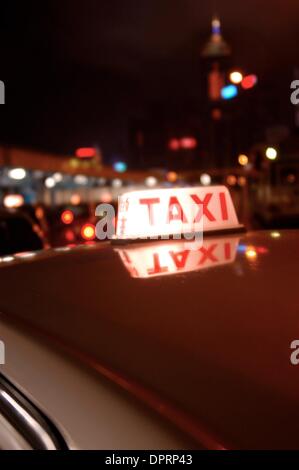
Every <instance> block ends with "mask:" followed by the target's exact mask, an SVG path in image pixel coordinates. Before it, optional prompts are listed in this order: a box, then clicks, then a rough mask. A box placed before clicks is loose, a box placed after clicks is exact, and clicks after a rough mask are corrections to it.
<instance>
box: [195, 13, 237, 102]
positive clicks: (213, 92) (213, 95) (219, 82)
mask: <svg viewBox="0 0 299 470" xmlns="http://www.w3.org/2000/svg"><path fill="white" fill-rule="evenodd" d="M230 55H231V48H230V46H229V45H228V44H227V42H226V41H225V40H224V39H223V36H222V33H221V23H220V19H219V18H218V17H217V16H214V17H213V19H212V34H211V36H210V39H209V40H208V42H207V43H206V44H205V45H204V47H203V49H202V52H201V57H202V58H203V59H204V60H205V62H206V63H207V65H208V84H207V85H208V96H209V98H210V100H211V101H218V100H220V99H221V88H222V87H223V86H224V81H225V69H226V67H227V59H228V58H229V57H230Z"/></svg>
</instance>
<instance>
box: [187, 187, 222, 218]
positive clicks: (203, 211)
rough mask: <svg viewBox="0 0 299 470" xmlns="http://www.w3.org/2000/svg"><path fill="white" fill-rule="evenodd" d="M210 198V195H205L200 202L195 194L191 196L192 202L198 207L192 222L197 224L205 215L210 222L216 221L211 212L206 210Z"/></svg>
mask: <svg viewBox="0 0 299 470" xmlns="http://www.w3.org/2000/svg"><path fill="white" fill-rule="evenodd" d="M212 196H213V194H212V193H208V194H206V195H205V197H204V200H203V201H202V200H201V199H199V197H198V196H197V195H196V194H191V197H192V199H193V201H194V202H195V204H196V205H197V206H199V210H198V213H197V215H196V217H195V219H194V222H199V221H200V219H201V217H202V216H203V215H205V216H206V217H207V218H208V219H209V220H210V221H211V222H214V221H215V220H216V219H215V217H214V216H213V214H212V212H210V211H209V209H208V205H209V202H210V200H211V198H212Z"/></svg>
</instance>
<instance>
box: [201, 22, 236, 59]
mask: <svg viewBox="0 0 299 470" xmlns="http://www.w3.org/2000/svg"><path fill="white" fill-rule="evenodd" d="M230 55H231V48H230V46H229V45H228V44H227V42H226V41H225V40H224V39H223V37H222V33H221V22H220V19H219V18H218V16H214V17H213V19H212V34H211V36H210V39H209V40H208V42H207V43H206V44H205V45H204V47H203V49H202V52H201V56H202V57H203V58H206V59H221V58H224V57H228V56H230Z"/></svg>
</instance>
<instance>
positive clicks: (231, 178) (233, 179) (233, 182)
mask: <svg viewBox="0 0 299 470" xmlns="http://www.w3.org/2000/svg"><path fill="white" fill-rule="evenodd" d="M226 182H227V184H228V185H229V186H235V185H236V183H237V178H236V177H235V175H229V176H228V177H227V178H226Z"/></svg>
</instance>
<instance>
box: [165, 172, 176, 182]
mask: <svg viewBox="0 0 299 470" xmlns="http://www.w3.org/2000/svg"><path fill="white" fill-rule="evenodd" d="M166 178H167V180H168V181H169V182H170V183H175V182H176V180H177V179H178V175H177V173H176V172H175V171H169V172H168V173H167V175H166Z"/></svg>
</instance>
